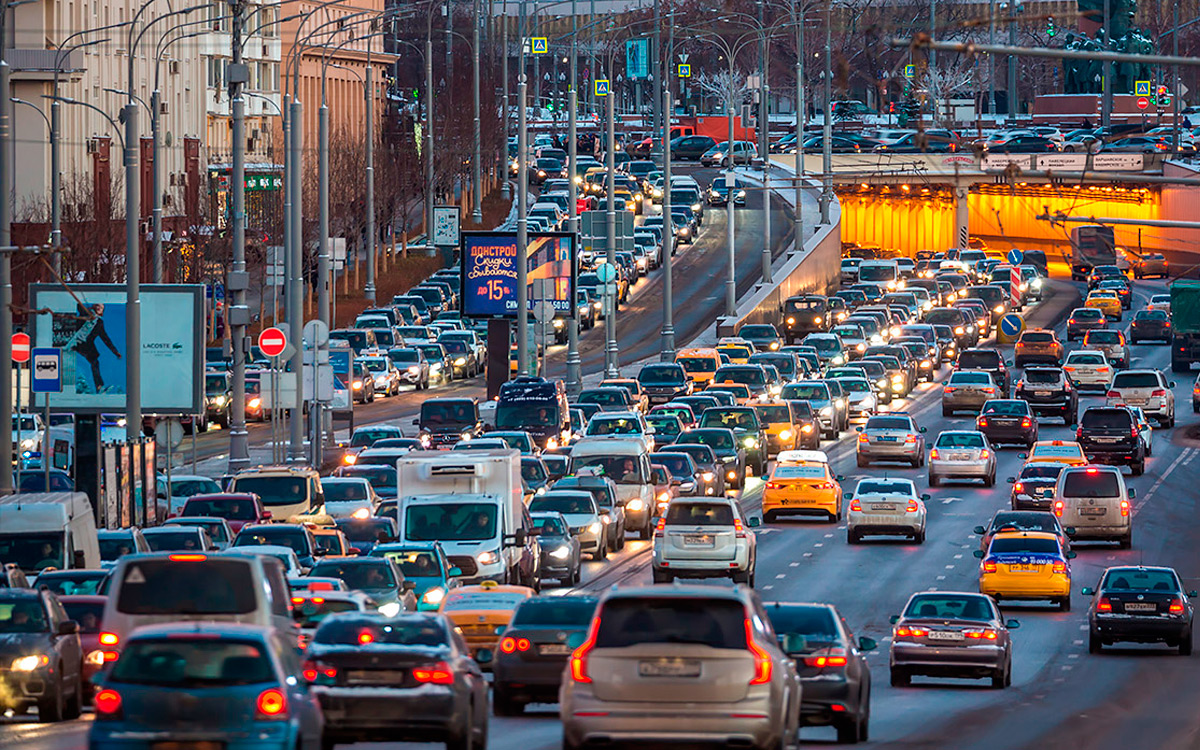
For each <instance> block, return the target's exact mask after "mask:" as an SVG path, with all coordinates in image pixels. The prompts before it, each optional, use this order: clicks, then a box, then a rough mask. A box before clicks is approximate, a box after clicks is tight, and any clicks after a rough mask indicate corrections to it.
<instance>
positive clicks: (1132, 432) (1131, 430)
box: [1129, 425, 1138, 438]
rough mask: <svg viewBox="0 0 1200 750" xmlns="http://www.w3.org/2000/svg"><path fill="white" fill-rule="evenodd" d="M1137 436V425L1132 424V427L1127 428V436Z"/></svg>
mask: <svg viewBox="0 0 1200 750" xmlns="http://www.w3.org/2000/svg"><path fill="white" fill-rule="evenodd" d="M1137 436H1138V428H1137V425H1134V426H1133V427H1130V428H1129V437H1134V438H1135V437H1137Z"/></svg>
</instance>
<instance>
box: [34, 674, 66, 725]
mask: <svg viewBox="0 0 1200 750" xmlns="http://www.w3.org/2000/svg"><path fill="white" fill-rule="evenodd" d="M59 673H60V674H61V669H60V670H59ZM63 713H64V711H63V686H62V683H59V685H58V689H57V690H55V691H54V694H53V695H51V696H50V697H48V698H46V699H45V700H41V701H38V723H40V724H48V723H54V722H59V721H62V720H63Z"/></svg>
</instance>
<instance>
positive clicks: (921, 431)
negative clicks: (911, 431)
mask: <svg viewBox="0 0 1200 750" xmlns="http://www.w3.org/2000/svg"><path fill="white" fill-rule="evenodd" d="M925 429H926V428H924V427H918V428H917V432H919V433H921V434H922V435H923V434H925Z"/></svg>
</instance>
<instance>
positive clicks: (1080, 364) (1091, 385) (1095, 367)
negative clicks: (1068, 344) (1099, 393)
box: [1063, 349, 1113, 391]
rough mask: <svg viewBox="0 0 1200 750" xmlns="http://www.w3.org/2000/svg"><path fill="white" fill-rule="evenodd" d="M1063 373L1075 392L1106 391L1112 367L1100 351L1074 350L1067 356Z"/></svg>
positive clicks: (1111, 374) (1110, 379)
mask: <svg viewBox="0 0 1200 750" xmlns="http://www.w3.org/2000/svg"><path fill="white" fill-rule="evenodd" d="M1063 372H1064V373H1066V376H1067V379H1068V380H1069V381H1071V385H1072V386H1074V387H1075V388H1076V389H1077V390H1083V389H1085V388H1088V389H1093V390H1095V389H1099V390H1103V391H1107V390H1108V384H1109V383H1110V382H1111V381H1112V376H1113V367H1112V366H1111V365H1110V364H1109V362H1108V357H1106V356H1104V352H1102V351H1098V350H1091V349H1076V350H1075V351H1073V352H1070V353H1069V354H1067V358H1066V360H1065V361H1064V362H1063Z"/></svg>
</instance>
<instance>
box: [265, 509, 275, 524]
mask: <svg viewBox="0 0 1200 750" xmlns="http://www.w3.org/2000/svg"><path fill="white" fill-rule="evenodd" d="M273 517H274V516H272V515H271V511H269V510H264V511H263V512H262V520H264V521H270V520H271V519H272V518H273Z"/></svg>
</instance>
